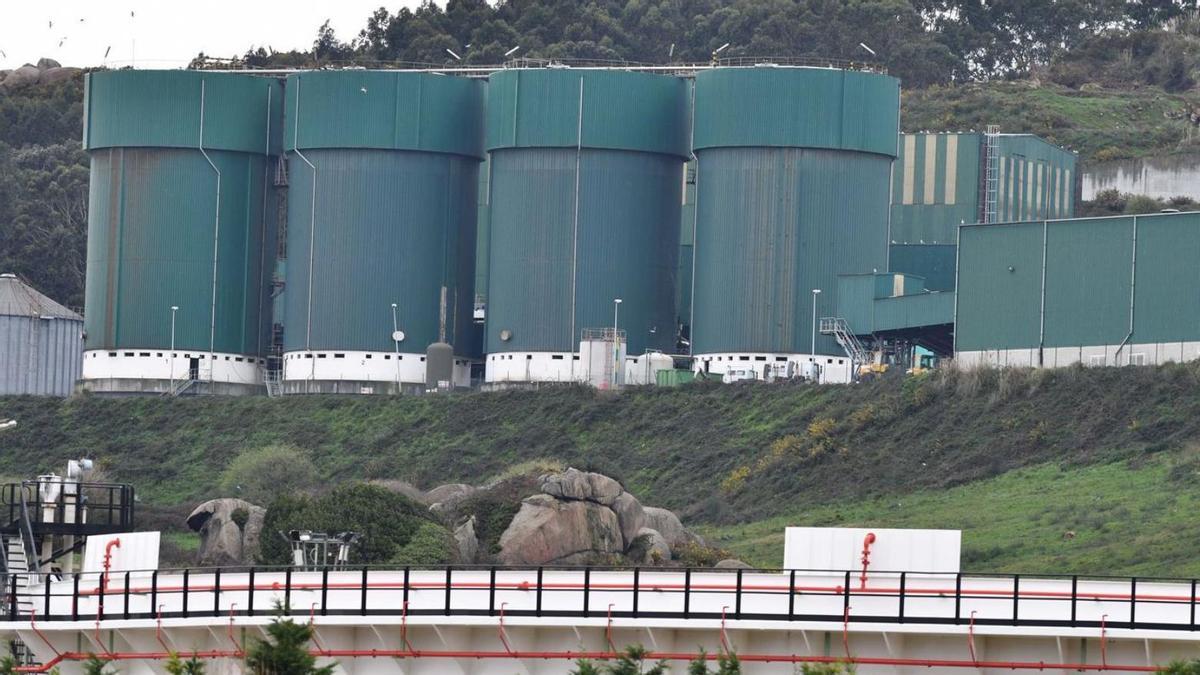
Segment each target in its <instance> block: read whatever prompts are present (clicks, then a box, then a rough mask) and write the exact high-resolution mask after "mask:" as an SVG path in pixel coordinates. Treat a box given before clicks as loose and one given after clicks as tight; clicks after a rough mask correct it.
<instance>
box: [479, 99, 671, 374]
mask: <svg viewBox="0 0 1200 675" xmlns="http://www.w3.org/2000/svg"><path fill="white" fill-rule="evenodd" d="M493 100H494V99H493ZM578 161H579V182H578V185H579V200H578V214H579V224H578V241H577V243H576V241H575V227H574V222H575V221H574V218H575V213H576V201H575V185H576V176H575V170H576V151H575V149H574V148H513V149H502V150H496V151H493V152H492V153H491V162H492V196H491V214H490V223H489V225H490V227H491V232H490V236H491V243H490V246H489V252H490V255H491V261H490V264H489V280H488V315H487V338H486V345H485V346H486V350H487V352H489V353H496V352H505V351H556V352H572V351H576V350H577V349H578V342H579V334H580V332H581V331H582V330H583V329H585V328H603V327H606V326H611V325H612V320H613V299H614V298H618V297H619V298H621V299H622V301H623V304H622V305H621V310H620V327H621V328H622V329H624V330H625V331H627V336H628V340H629V350H630V353H632V354H640V353H642V352H644V351H645V350H646V349H647V348H650V349H662V350H670V349H671V348H673V346H674V335H675V331H674V321H675V274H676V269H677V256H678V254H679V222H680V220H679V219H680V201H681V195H680V190H681V185H682V179H681V175H682V171H683V166H684V165H683V161H682V160H681V159H680V158H679V157H676V156H672V155H668V154H660V153H645V152H623V151H617V150H601V149H587V148H585V149H584V150H583V151H582V152H581V153H579V158H578ZM573 263H574V264H573ZM572 288H574V294H572ZM572 307H574V321H573V322H572ZM572 324H573V325H572ZM504 330H509V331H512V338H511V339H510V340H508V341H502V340H500V333H501V331H504Z"/></svg>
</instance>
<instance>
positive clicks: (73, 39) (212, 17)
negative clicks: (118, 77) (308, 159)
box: [0, 0, 418, 69]
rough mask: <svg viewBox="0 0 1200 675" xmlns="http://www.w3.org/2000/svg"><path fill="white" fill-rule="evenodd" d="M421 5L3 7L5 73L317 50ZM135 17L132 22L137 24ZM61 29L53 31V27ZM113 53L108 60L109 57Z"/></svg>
mask: <svg viewBox="0 0 1200 675" xmlns="http://www.w3.org/2000/svg"><path fill="white" fill-rule="evenodd" d="M417 4H418V2H417V0H190V1H181V0H42V1H40V2H39V1H38V0H0V52H2V53H0V69H10V68H16V67H18V66H20V65H22V64H24V63H35V62H37V60H38V59H39V58H41V57H43V56H47V57H50V58H52V59H54V60H56V61H58V62H60V63H62V64H63V65H64V66H99V65H109V66H125V65H128V64H129V63H130V61H132V60H136V66H137V67H138V68H182V67H184V66H186V65H187V64H188V61H190V60H191V59H192V57H194V56H196V54H198V53H200V52H204V53H205V54H208V55H209V56H224V57H228V56H233V55H235V54H237V55H240V54H243V53H244V52H245V51H246V49H247V48H248V47H250V46H251V45H253V46H256V47H258V46H270V47H274V48H275V50H276V51H287V50H289V49H292V48H297V49H307V48H309V47H311V46H312V43H313V39H314V38H315V37H316V34H317V28H318V27H319V26H320V25H321V24H322V23H324V22H325V20H326V19H329V20H330V22H331V25H332V26H333V28H334V30H335V31H336V32H337V35H338V37H339V38H340V39H342V40H345V41H349V40H350V38H352V37H354V36H356V35H358V31H359V30H361V29H362V28H363V27H364V26H365V25H366V22H367V17H369V16H370V15H371V13H372V12H373V11H374V10H375V9H377V8H379V7H380V6H386V7H387V8H388V10H389V11H391V12H393V13H395V12H396V10H398V9H399V8H400V7H404V6H409V7H412V6H415V5H417ZM131 13H132V16H131ZM51 22H53V25H51ZM110 47H111V50H110V51H109V54H108V59H107V60H106V59H105V58H104V52H105V50H109V49H110Z"/></svg>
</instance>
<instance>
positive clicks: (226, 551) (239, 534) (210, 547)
mask: <svg viewBox="0 0 1200 675" xmlns="http://www.w3.org/2000/svg"><path fill="white" fill-rule="evenodd" d="M266 515H267V510H266V509H264V508H263V507H261V506H256V505H254V504H251V503H250V502H248V501H246V500H244V499H234V498H226V499H212V500H209V501H207V502H204V503H203V504H201V505H200V506H197V507H196V508H195V509H194V510H193V511H192V513H191V515H189V516H188V517H187V524H188V527H189V528H191V529H192V531H194V532H199V533H200V551H199V553H198V554H197V558H198V559H197V562H198V563H199V564H201V565H204V566H219V565H250V564H253V563H254V561H255V559H256V558H257V557H258V553H259V542H260V539H261V537H262V526H263V519H264V518H265V517H266Z"/></svg>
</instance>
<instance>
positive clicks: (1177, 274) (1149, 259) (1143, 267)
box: [955, 213, 1200, 367]
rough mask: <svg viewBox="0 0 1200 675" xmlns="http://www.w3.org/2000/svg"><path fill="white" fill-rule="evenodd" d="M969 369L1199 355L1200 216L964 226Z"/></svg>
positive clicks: (963, 333)
mask: <svg viewBox="0 0 1200 675" xmlns="http://www.w3.org/2000/svg"><path fill="white" fill-rule="evenodd" d="M959 241H960V244H959V247H960V249H959V275H958V292H957V303H956V304H957V309H956V323H955V326H956V329H955V355H956V359H957V361H958V362H959V364H960V365H963V366H972V365H978V364H989V365H1000V366H1044V367H1056V366H1058V367H1061V366H1067V365H1072V364H1076V363H1082V364H1083V365H1151V364H1157V363H1163V362H1166V361H1190V360H1193V359H1196V358H1197V357H1200V296H1197V294H1196V293H1195V290H1194V286H1195V279H1194V277H1195V261H1196V260H1197V258H1198V257H1200V213H1163V214H1154V215H1145V216H1121V217H1114V218H1082V219H1076V220H1042V221H1034V222H1023V223H1012V224H1000V225H972V226H966V227H963V228H961V232H960V239H959Z"/></svg>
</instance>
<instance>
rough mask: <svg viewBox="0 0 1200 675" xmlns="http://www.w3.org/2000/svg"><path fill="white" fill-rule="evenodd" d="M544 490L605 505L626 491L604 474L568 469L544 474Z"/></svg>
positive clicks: (542, 484) (542, 485) (563, 497)
mask: <svg viewBox="0 0 1200 675" xmlns="http://www.w3.org/2000/svg"><path fill="white" fill-rule="evenodd" d="M541 487H542V492H544V493H546V494H548V495H550V496H552V497H558V498H559V499H576V500H580V501H589V502H595V503H597V504H601V505H604V506H612V503H613V502H614V501H616V500H617V497H620V496H621V493H623V492H625V490H624V488H622V487H621V484H620V483H618V482H617V481H615V480H613V479H611V478H609V477H608V476H605V475H604V474H599V473H591V472H588V471H580V470H579V469H567V470H566V471H563V472H562V473H552V474H547V475H545V476H542V478H541Z"/></svg>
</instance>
